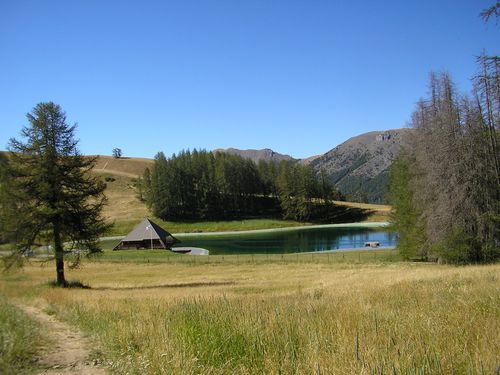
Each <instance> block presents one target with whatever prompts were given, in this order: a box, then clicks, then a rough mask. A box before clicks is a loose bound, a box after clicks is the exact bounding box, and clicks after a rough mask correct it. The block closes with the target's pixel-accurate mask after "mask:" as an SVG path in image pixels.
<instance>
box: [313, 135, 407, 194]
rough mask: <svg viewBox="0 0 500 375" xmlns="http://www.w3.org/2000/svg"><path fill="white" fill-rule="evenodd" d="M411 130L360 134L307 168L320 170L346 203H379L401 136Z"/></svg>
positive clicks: (314, 161) (384, 190)
mask: <svg viewBox="0 0 500 375" xmlns="http://www.w3.org/2000/svg"><path fill="white" fill-rule="evenodd" d="M409 131H411V130H409V129H396V130H386V131H374V132H369V133H364V134H361V135H358V136H357V137H353V138H350V139H348V140H347V141H346V142H344V143H342V144H340V145H339V146H337V147H335V148H333V149H332V150H330V151H328V152H327V153H325V154H324V155H322V156H321V157H319V158H316V159H314V160H313V161H312V162H311V163H310V165H311V166H312V167H313V168H314V169H315V170H316V171H317V172H318V173H319V171H320V170H322V169H323V170H324V171H325V172H326V173H327V175H328V176H329V177H330V179H331V181H332V182H333V183H334V184H335V185H336V186H337V187H338V189H339V190H340V191H341V192H342V193H343V194H344V195H345V196H346V199H347V200H353V201H360V202H371V203H381V202H384V201H385V194H386V191H387V185H388V180H389V167H390V166H391V164H392V161H393V160H394V158H395V156H396V155H397V153H398V152H399V150H400V149H401V146H402V141H403V135H404V134H406V133H407V132H409Z"/></svg>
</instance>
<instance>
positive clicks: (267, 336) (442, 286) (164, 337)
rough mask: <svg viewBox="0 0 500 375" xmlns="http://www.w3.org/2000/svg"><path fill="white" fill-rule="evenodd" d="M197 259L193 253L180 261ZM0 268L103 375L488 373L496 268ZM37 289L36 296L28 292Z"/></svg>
mask: <svg viewBox="0 0 500 375" xmlns="http://www.w3.org/2000/svg"><path fill="white" fill-rule="evenodd" d="M186 258H195V257H186ZM53 276H54V275H53V270H52V269H51V268H49V267H40V266H39V265H35V264H32V265H28V266H27V267H26V268H25V269H24V271H23V275H22V278H20V277H19V276H17V275H15V274H3V275H0V292H1V293H3V294H5V295H7V296H8V297H9V298H22V297H24V296H26V297H31V298H30V299H29V300H26V301H27V302H29V301H31V302H30V303H37V304H39V305H41V306H47V309H49V310H50V311H53V312H54V313H55V314H56V316H57V317H58V318H59V319H63V320H66V321H67V322H70V323H71V324H75V325H76V326H77V327H78V328H80V329H81V330H83V331H85V332H86V333H88V334H89V336H91V337H93V338H95V340H96V341H97V342H96V346H95V353H96V355H99V357H100V360H101V361H102V363H105V364H106V365H107V366H108V367H109V368H110V370H111V371H112V372H113V373H132V374H172V373H174V374H177V373H183V374H235V373H238V374H260V373H266V374H278V373H281V374H296V373H300V374H388V373H390V374H393V373H394V374H417V373H418V374H451V373H456V374H493V373H495V372H496V370H497V366H498V353H499V352H500V326H499V325H498V321H499V320H500V315H499V314H500V299H499V298H498V281H499V277H500V266H499V265H490V266H469V267H460V268H457V267H453V266H444V265H436V264H423V263H421V264H411V263H369V262H368V263H364V264H353V263H336V264H334V263H316V262H314V261H310V262H307V263H300V264H287V263H286V262H281V263H266V262H265V261H263V262H259V263H258V264H251V263H244V264H237V263H230V262H226V263H221V264H209V265H205V264H199V263H188V264H182V263H170V264H149V263H144V264H138V263H135V262H134V263H86V264H84V265H83V267H82V268H81V269H75V270H68V277H69V278H70V279H79V280H80V281H81V282H83V283H84V284H86V285H89V286H90V289H84V290H68V289H52V288H49V287H48V286H47V284H46V281H47V280H48V279H49V278H51V277H53ZM33 297H35V298H33Z"/></svg>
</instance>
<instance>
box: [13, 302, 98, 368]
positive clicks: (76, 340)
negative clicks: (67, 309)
mask: <svg viewBox="0 0 500 375" xmlns="http://www.w3.org/2000/svg"><path fill="white" fill-rule="evenodd" d="M18 306H19V307H20V308H21V309H22V310H24V311H25V312H26V313H27V314H28V315H29V316H31V317H32V318H33V319H35V320H37V321H38V322H40V324H41V325H42V326H43V327H45V328H46V332H47V335H48V338H49V340H50V341H51V344H50V345H49V346H47V347H43V348H42V349H41V351H40V353H39V355H38V356H39V361H38V363H39V364H40V367H42V368H44V370H42V371H41V372H40V373H41V374H50V375H61V374H79V375H104V374H106V372H105V371H104V369H102V368H99V367H98V366H96V364H94V363H92V362H91V360H90V348H91V347H92V346H91V343H90V341H89V340H88V339H86V338H85V337H84V336H83V334H82V333H81V332H80V331H79V330H77V329H76V328H72V327H70V326H69V325H67V324H66V323H63V322H61V321H59V320H57V319H56V318H55V317H53V316H51V315H48V314H46V313H45V312H43V311H42V310H40V309H38V308H36V307H33V306H26V305H18Z"/></svg>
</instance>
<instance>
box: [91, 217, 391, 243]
mask: <svg viewBox="0 0 500 375" xmlns="http://www.w3.org/2000/svg"><path fill="white" fill-rule="evenodd" d="M389 225H390V223H389V222H387V221H374V222H360V223H340V224H317V225H303V226H296V227H284V228H271V229H251V230H233V231H224V232H188V233H172V236H174V237H208V236H233V235H246V234H258V233H272V232H287V231H295V230H308V229H321V228H385V227H388V226H389ZM124 237H125V236H112V237H101V238H100V240H101V241H106V240H121V239H122V238H124Z"/></svg>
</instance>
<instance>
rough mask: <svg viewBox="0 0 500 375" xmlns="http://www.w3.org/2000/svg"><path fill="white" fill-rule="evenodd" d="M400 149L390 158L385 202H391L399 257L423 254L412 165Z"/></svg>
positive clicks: (422, 233) (424, 252)
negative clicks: (394, 157) (396, 154)
mask: <svg viewBox="0 0 500 375" xmlns="http://www.w3.org/2000/svg"><path fill="white" fill-rule="evenodd" d="M408 158H409V156H408V155H407V154H406V153H405V152H402V153H401V154H400V155H399V156H398V157H397V158H396V160H394V162H393V164H392V167H391V172H390V181H391V183H390V186H389V197H388V198H389V202H390V203H391V205H392V209H393V210H392V213H391V219H392V223H393V228H394V231H395V232H397V233H398V249H399V252H400V253H401V255H402V256H403V258H405V259H411V258H414V257H416V256H420V257H425V256H426V251H425V246H424V244H425V230H424V228H423V226H422V223H421V221H420V216H421V214H422V213H421V211H420V210H418V208H417V207H416V206H415V203H414V187H413V186H412V183H411V181H412V179H413V178H414V177H415V170H414V167H415V166H414V164H412V163H411V162H410V160H408Z"/></svg>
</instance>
